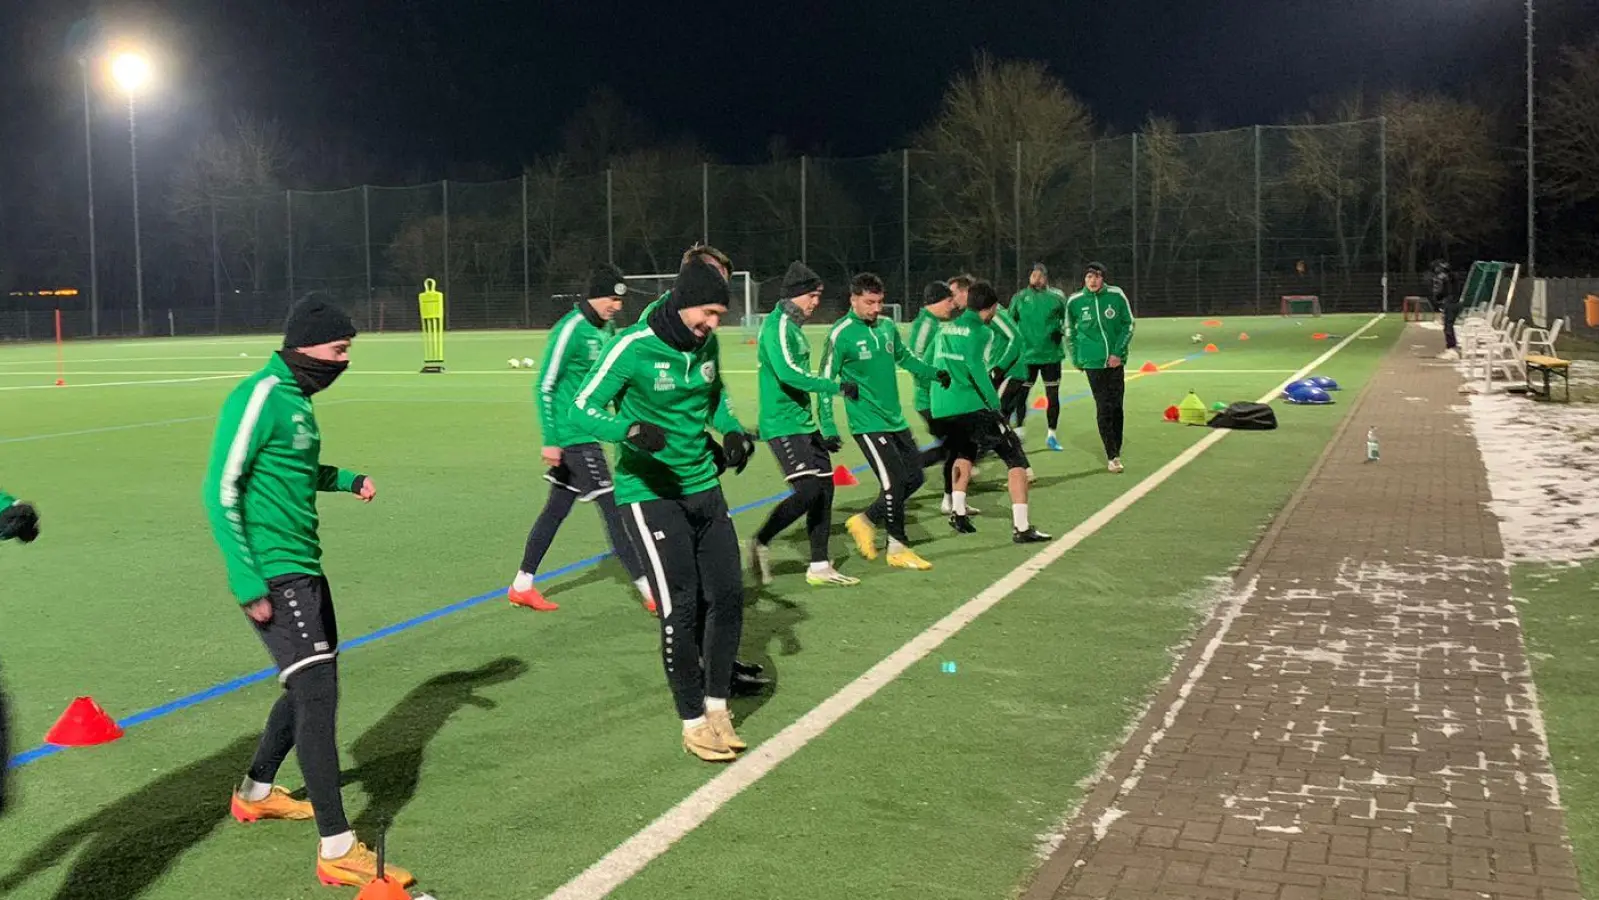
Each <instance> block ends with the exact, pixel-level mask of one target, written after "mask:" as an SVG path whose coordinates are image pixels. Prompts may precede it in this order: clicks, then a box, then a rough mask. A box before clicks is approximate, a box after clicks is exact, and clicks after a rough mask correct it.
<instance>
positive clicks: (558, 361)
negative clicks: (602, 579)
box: [507, 264, 656, 614]
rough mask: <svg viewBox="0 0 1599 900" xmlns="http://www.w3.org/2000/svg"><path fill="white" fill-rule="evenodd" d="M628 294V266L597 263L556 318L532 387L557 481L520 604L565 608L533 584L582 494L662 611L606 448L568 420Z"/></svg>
mask: <svg viewBox="0 0 1599 900" xmlns="http://www.w3.org/2000/svg"><path fill="white" fill-rule="evenodd" d="M626 294H627V281H626V279H625V278H624V277H623V275H622V270H620V269H618V268H617V267H615V266H613V265H610V264H605V265H602V266H598V267H597V268H595V270H594V272H593V274H592V275H591V276H590V277H589V286H588V291H587V293H586V294H585V295H584V299H582V300H580V301H578V302H577V304H576V305H574V306H573V307H572V311H571V312H569V313H567V314H566V315H565V316H563V317H562V318H561V320H560V321H559V322H556V323H555V328H554V329H553V330H552V331H551V332H550V340H549V343H548V344H547V345H546V346H545V348H544V360H543V362H542V363H541V364H540V365H539V376H538V381H537V382H536V384H535V386H534V391H533V393H534V396H535V397H537V399H538V403H539V429H540V432H541V434H542V436H543V441H544V450H543V452H542V454H541V455H542V456H543V459H544V465H545V466H547V467H548V468H547V469H546V470H545V472H544V480H545V481H548V482H549V483H550V494H549V497H548V498H547V499H546V500H545V501H544V509H543V511H541V512H540V513H539V517H538V519H537V520H536V521H534V523H533V528H532V530H531V531H529V532H528V536H527V545H526V547H525V548H524V549H523V551H522V567H521V568H520V569H518V570H517V573H516V578H515V580H513V581H512V582H511V587H510V590H509V591H508V592H507V596H508V597H509V599H510V601H511V603H512V604H513V605H515V606H525V607H528V608H529V609H536V610H543V611H549V610H556V609H560V606H559V605H558V604H555V603H552V602H550V601H549V600H546V599H544V595H543V594H541V593H539V589H538V588H536V587H534V585H533V578H534V576H536V575H537V574H538V571H539V566H540V565H541V564H542V563H543V562H544V555H545V554H546V553H548V552H549V550H550V544H551V543H553V542H554V540H555V534H556V532H558V531H559V530H560V528H561V523H562V522H564V521H566V517H567V516H568V515H569V514H570V513H571V512H572V507H573V506H574V505H576V504H578V503H580V502H581V503H590V502H592V503H594V504H595V505H597V506H598V507H599V509H600V518H601V519H602V520H604V522H605V532H606V534H607V535H609V536H610V539H611V550H612V552H614V553H615V554H616V556H617V559H619V560H620V561H621V563H622V568H623V569H625V570H626V571H627V577H628V578H629V579H630V580H631V581H632V582H633V584H634V585H635V586H636V587H637V588H638V590H639V593H640V594H641V595H642V596H643V598H644V608H645V609H646V610H648V611H649V612H650V613H652V614H653V613H654V612H655V609H656V608H655V600H654V598H652V597H651V596H650V584H649V581H648V580H647V579H646V578H645V577H644V563H643V562H642V561H641V560H640V559H639V555H638V551H637V550H636V549H635V548H634V547H633V542H632V541H631V540H629V539H628V536H627V529H626V528H625V527H624V526H623V525H622V516H621V514H620V513H619V512H618V511H617V509H616V498H615V497H614V496H612V493H613V485H612V484H611V466H610V464H609V463H607V462H606V461H605V450H604V448H602V447H601V446H600V444H599V442H598V441H596V440H594V438H593V437H592V436H590V435H588V434H580V433H577V432H575V431H574V430H573V429H572V427H571V426H570V425H569V424H568V423H567V420H568V419H569V418H570V417H571V416H572V414H573V410H572V398H573V397H574V396H576V395H577V389H578V386H579V385H581V384H582V383H583V379H584V378H586V377H587V376H588V373H589V370H590V369H592V368H594V365H595V363H597V362H599V359H600V349H601V347H603V346H604V344H605V342H606V341H608V340H609V339H610V338H612V337H614V336H615V335H616V314H617V313H618V312H620V311H621V309H622V297H623V296H625V295H626Z"/></svg>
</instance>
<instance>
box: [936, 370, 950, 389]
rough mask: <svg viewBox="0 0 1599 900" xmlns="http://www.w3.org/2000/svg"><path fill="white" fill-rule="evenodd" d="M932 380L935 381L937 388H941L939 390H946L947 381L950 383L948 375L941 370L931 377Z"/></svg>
mask: <svg viewBox="0 0 1599 900" xmlns="http://www.w3.org/2000/svg"><path fill="white" fill-rule="evenodd" d="M933 380H934V381H937V382H938V386H939V387H941V388H948V387H949V381H950V379H949V373H948V372H946V371H944V370H943V369H939V370H938V372H937V374H935V375H934V376H933Z"/></svg>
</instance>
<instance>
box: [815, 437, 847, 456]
mask: <svg viewBox="0 0 1599 900" xmlns="http://www.w3.org/2000/svg"><path fill="white" fill-rule="evenodd" d="M816 443H817V444H818V445H819V446H820V447H821V448H822V449H823V450H826V451H827V452H828V453H837V452H838V451H840V450H842V449H844V441H843V439H842V438H840V437H839V436H838V435H836V434H833V435H828V436H827V437H820V436H818V437H817V438H816Z"/></svg>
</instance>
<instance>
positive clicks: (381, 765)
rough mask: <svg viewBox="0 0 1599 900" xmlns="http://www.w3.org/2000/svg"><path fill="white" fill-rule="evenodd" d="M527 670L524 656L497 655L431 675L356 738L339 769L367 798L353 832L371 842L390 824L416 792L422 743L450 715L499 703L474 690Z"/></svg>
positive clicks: (420, 768) (419, 777)
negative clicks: (346, 766)
mask: <svg viewBox="0 0 1599 900" xmlns="http://www.w3.org/2000/svg"><path fill="white" fill-rule="evenodd" d="M527 670H528V666H527V663H526V662H524V661H523V660H520V659H516V658H514V657H502V658H500V659H497V660H495V661H493V662H491V663H487V664H485V665H482V666H479V667H478V668H476V669H469V670H463V671H456V672H446V673H444V674H443V675H438V676H435V677H433V678H430V679H428V680H427V681H425V682H423V683H422V684H420V685H418V686H417V687H416V688H415V689H413V690H412V691H411V692H410V693H409V694H406V695H405V697H404V699H402V700H401V701H400V702H399V703H397V704H395V706H394V708H393V709H391V710H389V712H388V714H387V715H385V716H384V717H383V718H382V719H379V720H378V721H377V722H376V723H375V724H374V725H373V726H372V727H371V728H368V729H367V730H366V733H365V734H363V735H361V736H360V737H359V738H356V740H355V744H354V745H353V746H352V747H351V755H353V756H354V757H355V768H354V769H351V770H349V771H347V772H345V773H344V784H345V785H351V784H356V783H359V784H360V785H361V788H362V789H363V790H364V791H365V792H366V795H367V797H368V802H367V805H366V808H365V809H363V810H361V815H360V816H358V817H357V818H356V820H355V824H354V828H355V833H356V834H358V835H362V836H363V837H365V838H366V839H367V840H375V839H376V836H377V833H378V829H379V828H381V827H385V826H387V824H388V823H390V822H393V821H394V818H395V816H398V815H399V814H400V812H401V810H403V809H405V807H406V805H407V804H409V803H410V802H411V800H412V798H414V797H415V796H416V789H417V785H418V784H419V783H421V780H422V762H423V759H424V757H425V755H426V750H427V745H428V744H429V743H430V742H432V740H433V739H434V738H435V737H437V736H438V734H439V732H440V731H442V730H443V729H444V724H445V723H446V722H447V721H449V718H450V716H452V715H454V714H455V713H456V712H458V711H460V710H462V709H464V708H466V707H468V706H475V707H477V708H478V709H494V708H495V707H496V706H497V705H498V704H496V703H495V702H494V701H493V700H490V699H489V698H488V697H483V696H480V695H479V694H478V693H477V692H478V690H480V689H482V688H485V687H488V686H490V685H495V684H504V683H505V682H507V681H512V680H514V679H516V678H520V677H521V676H522V675H524V674H526V673H527Z"/></svg>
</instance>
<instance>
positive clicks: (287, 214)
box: [283, 191, 294, 309]
mask: <svg viewBox="0 0 1599 900" xmlns="http://www.w3.org/2000/svg"><path fill="white" fill-rule="evenodd" d="M283 217H284V219H285V220H286V221H287V222H288V225H289V228H288V237H289V246H288V251H289V252H288V253H287V254H285V256H287V258H288V269H289V273H288V274H289V294H288V296H289V308H290V309H293V308H294V191H284V192H283Z"/></svg>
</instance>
